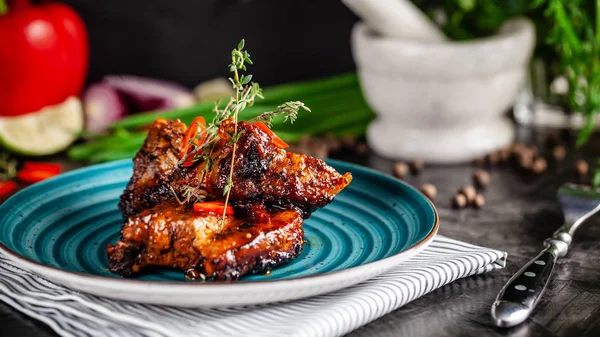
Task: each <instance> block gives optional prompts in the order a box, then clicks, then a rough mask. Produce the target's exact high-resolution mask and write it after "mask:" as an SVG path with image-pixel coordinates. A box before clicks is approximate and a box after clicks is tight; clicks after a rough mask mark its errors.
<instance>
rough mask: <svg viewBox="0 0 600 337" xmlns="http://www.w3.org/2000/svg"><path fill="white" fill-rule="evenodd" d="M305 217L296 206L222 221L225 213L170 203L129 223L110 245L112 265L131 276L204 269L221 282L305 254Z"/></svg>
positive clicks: (127, 222)
mask: <svg viewBox="0 0 600 337" xmlns="http://www.w3.org/2000/svg"><path fill="white" fill-rule="evenodd" d="M302 221H303V219H302V217H301V215H300V213H298V212H297V211H295V210H284V211H280V212H277V213H274V214H272V215H271V217H270V219H269V221H267V222H249V221H245V220H242V219H241V218H239V217H236V216H233V215H230V216H227V217H226V218H225V221H224V222H223V223H222V222H221V216H220V215H215V214H206V213H204V214H203V213H195V212H193V211H191V210H188V209H187V208H186V207H185V206H182V205H179V204H177V203H175V202H167V203H165V204H162V205H159V206H156V207H154V208H152V209H150V210H146V211H144V212H142V213H140V214H139V215H137V216H133V217H130V218H129V219H128V220H127V221H126V222H125V224H124V225H123V229H122V238H121V240H120V241H119V242H118V243H117V244H116V245H109V247H108V248H107V251H108V255H109V263H110V270H111V272H113V273H117V274H120V275H122V276H131V275H134V274H137V273H140V272H142V271H143V270H144V269H146V268H148V267H152V266H164V267H173V268H177V269H180V270H184V271H187V275H189V276H190V277H192V278H194V274H197V275H199V274H202V275H205V276H206V278H209V279H213V280H217V281H228V280H237V279H238V278H239V277H240V276H242V275H245V274H248V273H254V272H261V271H265V270H268V269H270V268H272V267H274V266H275V265H278V264H280V263H283V262H286V261H289V260H291V259H294V258H296V257H297V256H298V255H300V253H301V252H302V247H303V245H304V235H303V234H304V232H303V229H302ZM196 272H197V273H196ZM198 273H199V274H198Z"/></svg>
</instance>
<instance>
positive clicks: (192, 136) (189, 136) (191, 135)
mask: <svg viewBox="0 0 600 337" xmlns="http://www.w3.org/2000/svg"><path fill="white" fill-rule="evenodd" d="M198 133H200V137H198ZM205 139H206V120H205V119H204V117H196V118H194V121H193V122H192V124H190V127H189V128H188V130H187V132H186V133H185V136H184V137H183V148H181V152H180V153H179V157H180V159H185V157H186V156H187V155H188V153H189V151H188V150H189V147H190V142H191V143H194V145H195V146H200V145H202V143H203V142H204V140H205ZM193 163H194V162H193V161H186V162H185V163H183V166H184V167H188V166H190V165H192V164H193Z"/></svg>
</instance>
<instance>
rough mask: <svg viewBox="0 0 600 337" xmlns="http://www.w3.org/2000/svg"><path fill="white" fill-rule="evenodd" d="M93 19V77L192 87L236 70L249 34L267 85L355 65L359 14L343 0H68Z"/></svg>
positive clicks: (259, 77) (256, 70)
mask: <svg viewBox="0 0 600 337" xmlns="http://www.w3.org/2000/svg"><path fill="white" fill-rule="evenodd" d="M61 1H63V2H65V3H67V4H69V5H71V6H72V7H73V8H74V9H75V10H76V11H77V12H78V13H79V14H80V15H81V16H82V18H83V20H84V21H85V23H86V25H87V28H88V33H89V40H90V70H89V75H88V82H93V81H97V80H99V79H100V78H101V77H102V76H103V75H105V74H133V75H141V76H148V77H154V78H162V79H168V80H173V81H176V82H178V83H181V84H183V85H186V86H188V87H193V86H195V85H196V84H198V83H199V82H201V81H204V80H208V79H212V78H215V77H226V76H228V71H227V65H228V61H229V57H230V55H231V54H230V52H231V50H232V49H233V48H234V47H235V46H236V45H237V43H238V41H239V40H240V39H242V38H245V39H246V49H247V50H248V52H249V53H250V54H251V57H252V60H253V61H254V63H255V65H254V66H252V68H249V69H248V70H249V73H251V74H253V75H254V78H255V79H256V81H257V82H259V83H260V84H261V85H263V86H264V85H270V84H276V83H282V82H289V81H296V80H304V79H310V78H317V77H322V76H328V75H333V74H337V73H342V72H346V71H352V70H354V69H355V66H354V62H353V60H352V55H351V51H350V31H351V28H352V26H353V24H354V23H355V22H356V20H357V18H356V16H355V15H354V14H353V13H352V12H351V11H350V10H348V9H347V8H346V7H345V6H344V5H343V4H342V2H341V1H339V0H170V1H169V0H150V1H149V0H61Z"/></svg>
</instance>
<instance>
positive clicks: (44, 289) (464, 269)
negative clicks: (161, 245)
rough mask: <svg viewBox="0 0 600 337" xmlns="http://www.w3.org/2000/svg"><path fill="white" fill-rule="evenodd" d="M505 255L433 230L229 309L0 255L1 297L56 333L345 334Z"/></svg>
mask: <svg viewBox="0 0 600 337" xmlns="http://www.w3.org/2000/svg"><path fill="white" fill-rule="evenodd" d="M505 261H506V253H505V252H501V251H498V250H494V249H490V248H484V247H478V246H474V245H471V244H467V243H463V242H460V241H456V240H453V239H449V238H446V237H443V236H440V235H438V236H437V237H436V238H435V240H434V241H433V242H432V243H431V244H430V245H429V247H427V248H426V249H425V250H424V251H423V252H421V253H420V254H418V255H417V256H415V257H413V258H412V259H410V260H409V261H406V262H405V263H402V264H400V265H398V266H397V267H395V268H394V269H393V270H391V271H389V272H387V273H386V274H383V275H381V276H378V277H375V278H373V279H371V280H369V281H366V282H363V283H361V284H358V285H356V286H353V287H350V288H346V289H343V290H339V291H336V292H333V293H330V294H326V295H321V296H317V297H313V298H308V299H303V300H297V301H292V302H287V303H281V304H271V305H260V306H250V307H243V308H233V309H211V310H199V309H181V308H173V307H161V306H153V305H145V304H137V303H130V302H120V301H115V300H111V299H107V298H101V297H96V296H92V295H87V294H82V293H78V292H75V291H72V290H69V289H66V288H64V287H61V286H58V285H55V284H53V283H51V282H49V281H46V280H44V279H42V278H40V277H37V276H35V275H33V274H31V273H29V272H26V271H24V270H22V269H20V268H18V267H16V266H15V265H14V264H13V263H12V262H10V261H9V260H7V259H6V258H4V257H2V256H0V300H2V301H4V302H6V303H7V304H9V305H10V306H12V307H14V308H15V309H17V310H19V311H21V312H22V313H24V314H26V315H28V316H30V317H32V318H35V319H38V320H40V321H42V322H44V323H45V324H47V325H48V326H50V328H52V329H53V330H54V331H56V332H57V333H58V334H59V335H61V336H156V337H159V336H186V337H200V336H209V337H214V336H239V335H244V336H273V337H281V336H298V337H300V336H310V337H313V336H342V335H345V334H347V333H349V332H351V331H353V330H355V329H357V328H359V327H361V326H363V325H365V324H367V323H369V322H371V321H373V320H375V319H377V318H379V317H381V316H383V315H385V314H388V313H390V312H392V311H394V310H396V309H398V308H400V307H401V306H403V305H405V304H406V303H408V302H410V301H412V300H414V299H416V298H418V297H420V296H423V295H424V294H427V293H429V292H431V291H433V290H435V289H437V288H439V287H441V286H443V285H445V284H448V283H450V282H452V281H454V280H457V279H459V278H463V277H467V276H471V275H475V274H481V273H485V272H489V271H491V270H494V269H498V268H502V267H504V265H505Z"/></svg>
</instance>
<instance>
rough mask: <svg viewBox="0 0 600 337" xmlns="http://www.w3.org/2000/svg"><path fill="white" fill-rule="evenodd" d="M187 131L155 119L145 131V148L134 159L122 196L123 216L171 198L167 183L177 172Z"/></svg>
mask: <svg viewBox="0 0 600 337" xmlns="http://www.w3.org/2000/svg"><path fill="white" fill-rule="evenodd" d="M186 129H187V127H186V126H185V124H183V123H182V122H180V121H179V120H177V121H168V120H164V119H157V120H156V121H155V122H154V124H153V125H152V127H151V128H150V130H148V135H147V136H146V140H145V142H144V145H143V146H142V148H141V149H140V150H139V151H138V153H137V154H136V156H135V158H133V176H132V177H131V179H130V180H129V183H128V184H127V187H126V188H125V192H123V194H122V195H121V200H120V202H119V209H120V210H121V212H122V213H123V215H125V216H132V215H135V214H138V213H140V212H142V211H143V210H146V209H149V208H152V207H154V206H156V205H158V204H161V203H163V202H164V201H166V200H168V199H169V198H170V197H171V196H172V192H171V190H170V188H169V181H170V179H171V176H172V175H173V172H174V171H175V170H176V169H177V163H178V162H179V150H180V149H181V147H182V146H183V145H182V143H183V136H184V134H185V131H186Z"/></svg>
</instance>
